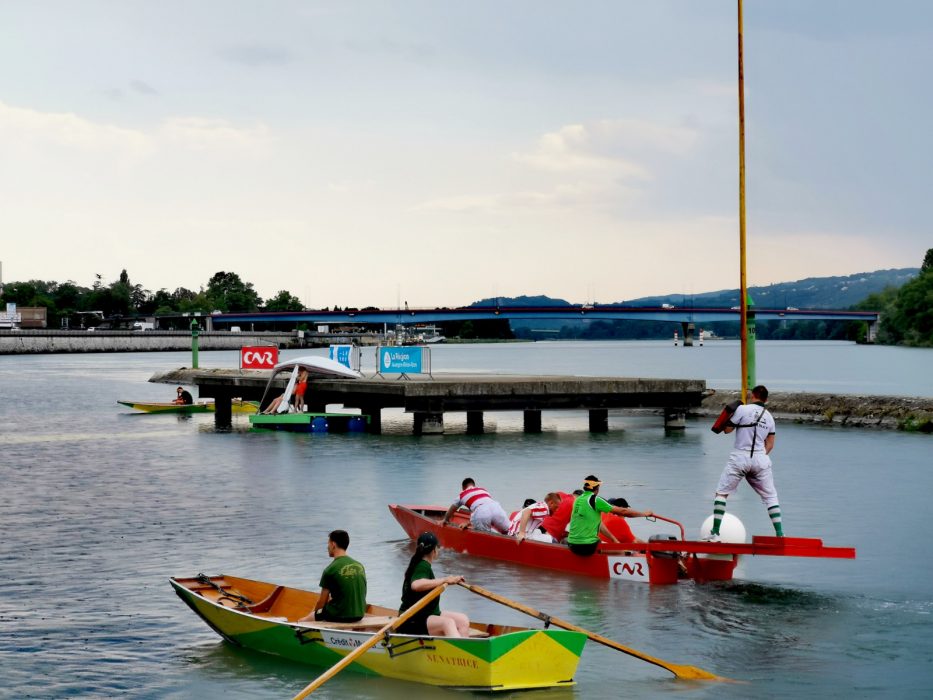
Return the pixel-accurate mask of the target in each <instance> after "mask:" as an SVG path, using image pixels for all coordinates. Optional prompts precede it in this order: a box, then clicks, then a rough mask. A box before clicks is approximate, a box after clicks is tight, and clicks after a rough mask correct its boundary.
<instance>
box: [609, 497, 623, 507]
mask: <svg viewBox="0 0 933 700" xmlns="http://www.w3.org/2000/svg"><path fill="white" fill-rule="evenodd" d="M606 503H608V504H609V505H611V506H616V507H617V508H628V501H626V500H625V499H624V498H610V499H609V500H608V501H606Z"/></svg>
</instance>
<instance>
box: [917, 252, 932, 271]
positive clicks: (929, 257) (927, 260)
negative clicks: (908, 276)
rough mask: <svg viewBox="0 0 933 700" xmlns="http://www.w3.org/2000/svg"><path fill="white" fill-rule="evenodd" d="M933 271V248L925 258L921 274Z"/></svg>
mask: <svg viewBox="0 0 933 700" xmlns="http://www.w3.org/2000/svg"><path fill="white" fill-rule="evenodd" d="M930 270H933V248H930V249H929V250H927V254H926V255H925V256H923V264H922V265H921V266H920V272H921V273H923V272H929V271H930Z"/></svg>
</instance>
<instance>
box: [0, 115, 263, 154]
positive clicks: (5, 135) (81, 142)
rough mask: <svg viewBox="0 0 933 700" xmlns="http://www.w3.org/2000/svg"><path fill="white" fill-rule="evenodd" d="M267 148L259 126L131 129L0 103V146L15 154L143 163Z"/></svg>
mask: <svg viewBox="0 0 933 700" xmlns="http://www.w3.org/2000/svg"><path fill="white" fill-rule="evenodd" d="M271 142H272V136H271V132H270V130H269V129H268V128H267V127H266V126H265V125H262V124H259V125H256V126H252V127H241V126H236V125H234V124H231V123H230V122H228V121H226V120H223V119H205V118H201V117H173V118H170V119H167V120H165V121H163V122H162V123H161V124H159V125H158V126H156V127H154V128H152V129H148V130H146V129H131V128H126V127H121V126H115V125H113V124H101V123H98V122H94V121H92V120H90V119H86V118H84V117H81V116H78V115H77V114H73V113H70V112H40V111H38V110H34V109H28V108H24V107H13V106H10V105H7V104H5V103H3V102H0V144H5V145H7V146H8V147H9V148H11V149H12V148H16V149H18V151H19V152H20V153H29V152H30V151H35V150H37V149H38V150H40V151H42V150H48V149H49V148H53V149H63V150H66V151H72V152H76V153H83V154H85V155H88V154H106V153H109V154H111V155H115V156H120V157H124V158H130V159H143V158H147V157H149V156H152V155H155V154H158V153H162V152H165V151H167V150H177V149H182V150H186V151H194V152H204V151H220V152H235V153H237V154H246V155H260V154H262V153H265V152H266V151H267V150H268V148H269V147H270V146H271Z"/></svg>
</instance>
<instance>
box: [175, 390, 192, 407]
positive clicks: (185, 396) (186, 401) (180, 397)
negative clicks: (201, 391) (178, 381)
mask: <svg viewBox="0 0 933 700" xmlns="http://www.w3.org/2000/svg"><path fill="white" fill-rule="evenodd" d="M175 393H176V394H177V396H176V397H175V400H174V401H172V403H177V404H180V405H182V406H190V405H191V404H193V403H194V398H192V396H191V392H189V391H188V390H186V389H185V387H183V386H180V387H178V388H177V389H176V390H175Z"/></svg>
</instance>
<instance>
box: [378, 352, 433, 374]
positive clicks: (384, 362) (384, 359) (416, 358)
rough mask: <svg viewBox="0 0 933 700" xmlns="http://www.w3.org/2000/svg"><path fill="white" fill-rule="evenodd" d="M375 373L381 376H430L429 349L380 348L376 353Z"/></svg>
mask: <svg viewBox="0 0 933 700" xmlns="http://www.w3.org/2000/svg"><path fill="white" fill-rule="evenodd" d="M376 359H377V367H376V371H377V372H380V373H381V374H430V373H431V349H430V348H425V347H420V346H412V347H385V348H383V347H381V348H378V349H377V351H376Z"/></svg>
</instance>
